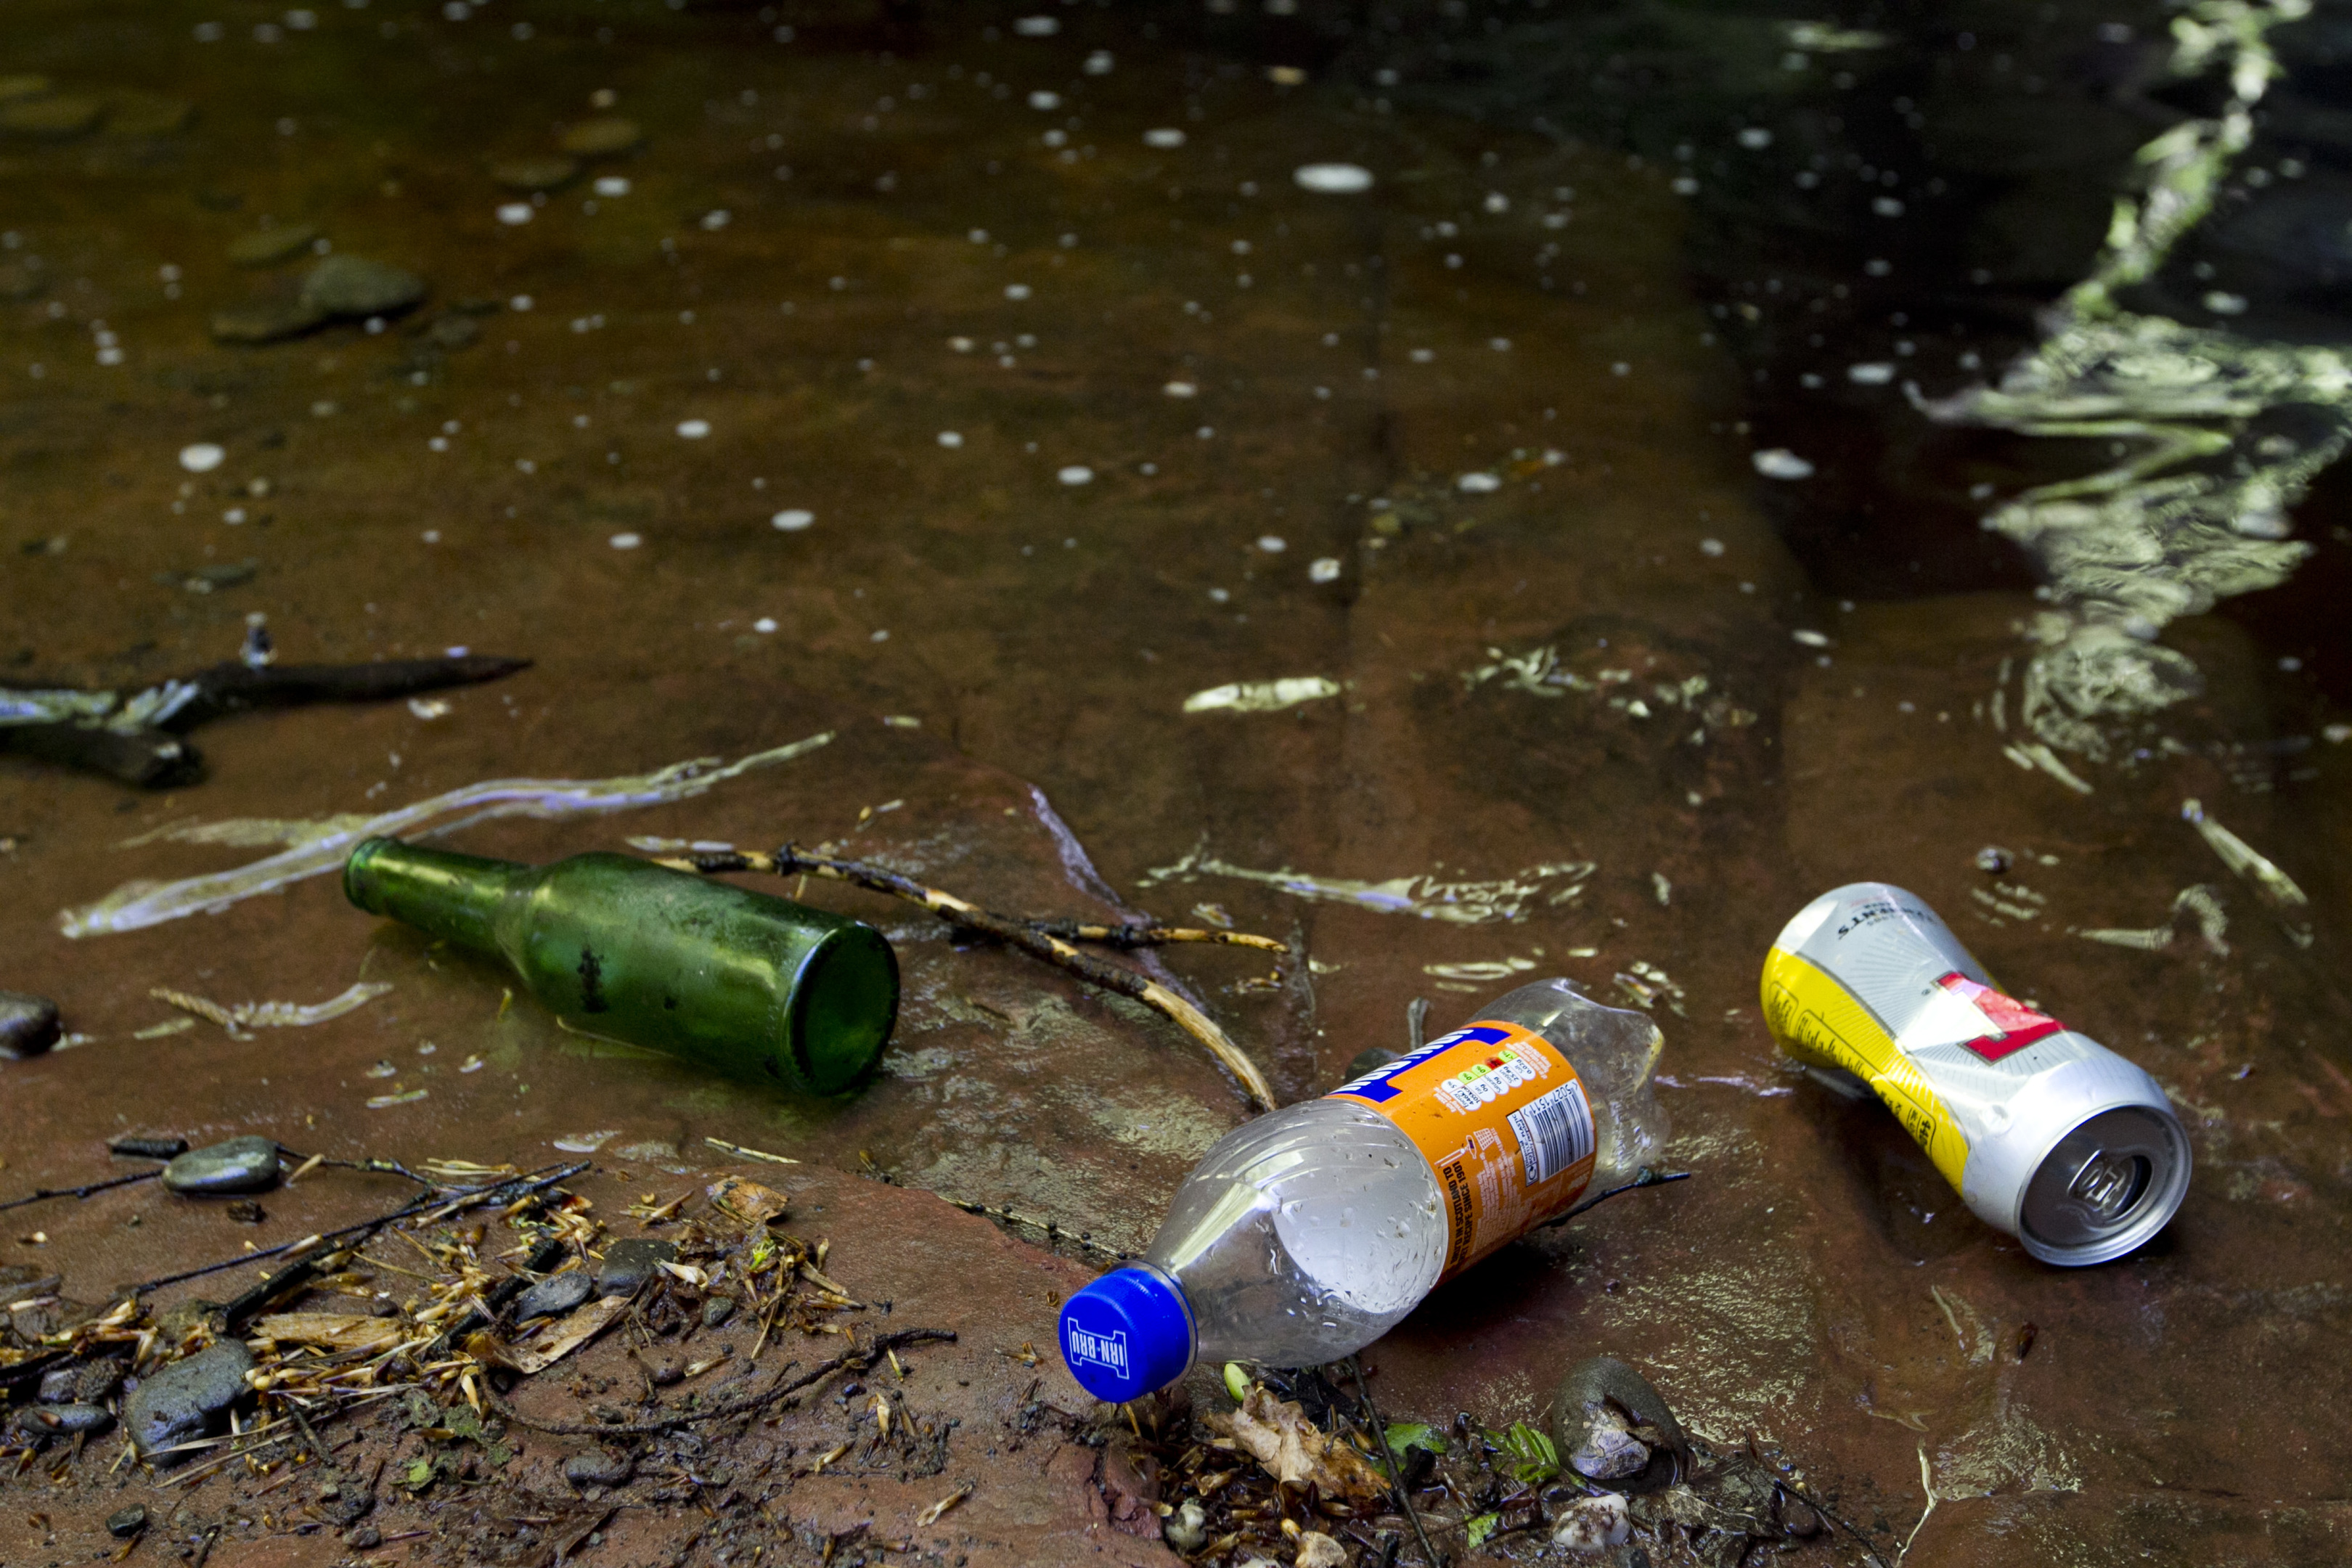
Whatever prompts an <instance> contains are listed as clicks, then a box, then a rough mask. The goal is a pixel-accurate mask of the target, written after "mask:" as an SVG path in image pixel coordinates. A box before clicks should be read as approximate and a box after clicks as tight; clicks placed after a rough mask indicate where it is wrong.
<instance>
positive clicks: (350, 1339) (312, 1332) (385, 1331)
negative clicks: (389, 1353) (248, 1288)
mask: <svg viewBox="0 0 2352 1568" xmlns="http://www.w3.org/2000/svg"><path fill="white" fill-rule="evenodd" d="M253 1331H254V1333H255V1334H256V1335H257V1336H259V1337H260V1338H263V1339H271V1340H286V1341H289V1342H292V1343H295V1344H299V1345H329V1346H331V1347H332V1348H334V1349H336V1350H339V1351H363V1350H381V1349H383V1348H385V1347H387V1346H390V1345H394V1344H397V1343H399V1342H400V1321H399V1320H398V1319H396V1318H371V1317H369V1316H368V1315H367V1314H366V1313H364V1312H272V1313H269V1314H268V1315H267V1316H265V1317H261V1318H257V1319H256V1320H255V1321H254V1324H253Z"/></svg>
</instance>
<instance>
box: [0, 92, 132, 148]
mask: <svg viewBox="0 0 2352 1568" xmlns="http://www.w3.org/2000/svg"><path fill="white" fill-rule="evenodd" d="M105 112H106V105H105V104H104V103H103V102H101V101H100V100H98V99H95V98H82V97H79V96H70V95H65V94H60V95H58V96H57V97H53V98H19V99H16V100H12V101H10V102H7V103H0V131H12V132H16V134H17V135H19V136H38V137H42V138H44V139H46V140H53V141H63V140H65V139H66V138H67V137H68V136H79V135H80V134H82V133H83V132H86V131H89V129H90V128H91V127H93V126H95V125H96V124H97V123H98V121H99V117H100V116H101V115H103V114H104V113H105Z"/></svg>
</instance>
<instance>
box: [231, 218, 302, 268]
mask: <svg viewBox="0 0 2352 1568" xmlns="http://www.w3.org/2000/svg"><path fill="white" fill-rule="evenodd" d="M318 237H319V226H318V225H317V224H313V223H288V224H280V225H278V226H277V227H276V228H263V229H256V230H255V231H254V232H252V233H251V234H240V235H238V236H237V237H236V238H235V239H232V240H230V241H229V242H228V258H229V259H230V260H231V261H234V262H236V264H237V265H238V266H239V267H270V266H274V265H276V264H277V263H278V262H280V261H283V260H285V259H286V258H289V257H290V256H299V255H300V254H301V253H302V252H303V251H306V250H308V249H310V246H311V242H312V241H314V240H316V239H317V238H318Z"/></svg>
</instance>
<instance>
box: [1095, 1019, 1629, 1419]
mask: <svg viewBox="0 0 2352 1568" xmlns="http://www.w3.org/2000/svg"><path fill="white" fill-rule="evenodd" d="M1663 1046H1664V1040H1663V1038H1662V1037H1660V1035H1659V1033H1658V1029H1657V1026H1656V1025H1654V1024H1653V1023H1652V1022H1651V1021H1650V1019H1649V1017H1648V1016H1646V1015H1644V1014H1641V1013H1631V1012H1625V1011H1622V1010H1621V1009H1618V1008H1614V1007H1604V1006H1601V1005H1600V1004H1599V1003H1597V1002H1594V1001H1592V1000H1591V999H1590V998H1588V997H1586V996H1585V995H1583V994H1581V993H1580V992H1579V991H1578V990H1577V989H1576V987H1575V986H1574V984H1572V983H1570V982H1569V981H1567V980H1557V979H1555V980H1543V981H1538V982H1537V983H1536V984H1532V985H1523V986H1521V987H1519V988H1518V989H1517V990H1516V991H1513V992H1511V993H1510V994H1508V995H1506V996H1503V997H1501V998H1499V999H1498V1000H1496V1001H1495V1002H1493V1003H1491V1004H1489V1005H1486V1007H1485V1008H1483V1009H1481V1010H1480V1011H1479V1012H1478V1013H1477V1015H1476V1016H1475V1020H1474V1021H1473V1022H1472V1023H1470V1024H1467V1025H1465V1026H1463V1027H1461V1028H1459V1029H1456V1030H1454V1032H1453V1033H1452V1034H1449V1035H1444V1036H1442V1037H1439V1038H1437V1039H1434V1040H1432V1041H1430V1042H1429V1043H1428V1044H1427V1045H1425V1046H1423V1047H1421V1048H1420V1049H1419V1050H1417V1051H1414V1052H1412V1053H1411V1054H1409V1055H1407V1056H1404V1057H1401V1058H1397V1059H1396V1060H1394V1061H1392V1062H1390V1063H1388V1064H1387V1065H1385V1066H1382V1067H1380V1068H1375V1069H1374V1070H1373V1071H1371V1072H1369V1073H1366V1074H1365V1075H1364V1076H1363V1077H1361V1078H1359V1079H1355V1080H1354V1081H1352V1082H1350V1083H1348V1084H1345V1085H1342V1086H1341V1087H1340V1088H1339V1089H1334V1090H1333V1091H1332V1092H1331V1093H1329V1094H1328V1095H1325V1096H1323V1097H1322V1098H1320V1099H1318V1100H1306V1101H1303V1102H1301V1103H1299V1104H1297V1105H1292V1106H1288V1107H1286V1108H1285V1109H1283V1110H1276V1111H1273V1112H1270V1113H1268V1114H1266V1115H1265V1116H1261V1117H1259V1118H1258V1119H1257V1120H1256V1121H1251V1122H1249V1123H1247V1124H1245V1125H1244V1126H1241V1127H1237V1128H1235V1129H1234V1131H1231V1132H1229V1133H1227V1134H1226V1135H1225V1136H1224V1137H1223V1138H1221V1139H1219V1140H1218V1141H1217V1142H1216V1144H1215V1145H1214V1146H1213V1148H1211V1149H1210V1151H1209V1152H1208V1154H1207V1155H1206V1156H1205V1157H1204V1158H1203V1159H1202V1162H1201V1163H1200V1164H1199V1165H1198V1166H1197V1167H1195V1168H1194V1170H1193V1172H1192V1175H1190V1176H1189V1177H1187V1178H1186V1179H1185V1182H1184V1184H1183V1185H1182V1186H1181V1187H1180V1188H1179V1189H1178V1190H1177V1193H1176V1197H1175V1200H1174V1201H1173V1202H1172V1203H1171V1205H1169V1210H1168V1217H1167V1219H1166V1221H1165V1222H1163V1223H1162V1224H1161V1226H1160V1232H1159V1234H1158V1235H1157V1236H1155V1237H1152V1241H1151V1245H1150V1247H1149V1248H1148V1249H1147V1250H1146V1252H1145V1253H1144V1257H1143V1259H1142V1261H1141V1262H1140V1263H1138V1264H1132V1265H1129V1266H1128V1267H1125V1268H1118V1269H1116V1270H1114V1271H1112V1272H1111V1273H1109V1274H1107V1275H1105V1276H1103V1277H1102V1278H1101V1279H1097V1280H1096V1281H1095V1282H1094V1283H1093V1284H1091V1285H1089V1286H1087V1288H1086V1289H1083V1290H1080V1291H1078V1292H1076V1294H1074V1295H1073V1296H1072V1297H1071V1298H1070V1300H1068V1302H1067V1303H1066V1304H1065V1306H1064V1307H1063V1309H1062V1321H1061V1341H1062V1356H1063V1360H1064V1361H1065V1362H1066V1363H1067V1364H1068V1366H1069V1368H1070V1372H1071V1373H1072V1375H1073V1376H1075V1377H1076V1379H1077V1380H1078V1382H1079V1383H1080V1384H1082V1385H1084V1386H1085V1387H1086V1388H1087V1391H1088V1392H1089V1393H1092V1394H1096V1395H1097V1397H1099V1398H1103V1399H1108V1400H1112V1401H1125V1400H1129V1399H1133V1398H1135V1397H1137V1396H1138V1395H1139V1394H1146V1393H1149V1392H1150V1391H1151V1390H1152V1389H1155V1388H1160V1387H1164V1386H1165V1385H1166V1384H1171V1383H1173V1382H1174V1381H1176V1379H1178V1378H1180V1377H1181V1376H1182V1375H1184V1373H1185V1372H1186V1371H1187V1370H1189V1369H1190V1368H1191V1367H1192V1364H1193V1363H1195V1362H1196V1361H1202V1360H1206V1361H1212V1362H1220V1361H1234V1360H1247V1361H1256V1362H1263V1363H1267V1364H1269V1365H1274V1366H1308V1365H1316V1364H1319V1363H1324V1362H1328V1361H1332V1360H1335V1359H1337V1358H1339V1357H1340V1356H1344V1355H1348V1354H1350V1353H1352V1352H1355V1351H1358V1350H1360V1349H1361V1348H1362V1347H1364V1346H1365V1345H1368V1344H1370V1342H1372V1341H1374V1340H1376V1339H1378V1338H1380V1337H1381V1335H1382V1334H1384V1333H1386V1332H1387V1331H1389V1330H1390V1329H1391V1327H1393V1326H1394V1325H1395V1324H1396V1323H1397V1322H1398V1321H1400V1320H1402V1318H1403V1317H1404V1315H1405V1314H1406V1313H1408V1312H1410V1311H1412V1309H1413V1308H1414V1307H1415V1306H1416V1305H1418V1304H1419V1303H1420V1301H1421V1300H1422V1298H1423V1297H1424V1296H1426V1295H1428V1294H1429V1292H1430V1291H1432V1290H1433V1289H1436V1288H1437V1286H1438V1285H1439V1284H1440V1283H1442V1282H1443V1281H1444V1280H1445V1279H1450V1278H1451V1277H1452V1276H1454V1275H1455V1274H1458V1273H1460V1272H1461V1271H1462V1270H1463V1269H1465V1268H1468V1267H1470V1265H1472V1264H1474V1263H1475V1262H1476V1261H1478V1259H1479V1258H1484V1257H1485V1256H1486V1254H1487V1253H1489V1252H1492V1251H1494V1250H1495V1249H1496V1247H1501V1246H1503V1245H1504V1244H1506V1243H1507V1242H1509V1241H1512V1240H1514V1239H1516V1238H1517V1237H1520V1236H1523V1235H1525V1234H1526V1233H1527V1232H1528V1230H1530V1229H1532V1228H1534V1227H1535V1226H1538V1225H1541V1224H1543V1223H1544V1222H1545V1221H1547V1220H1549V1219H1551V1218H1553V1217H1555V1216H1557V1215H1560V1214H1562V1213H1565V1212H1566V1211H1567V1210H1568V1209H1569V1208H1570V1207H1571V1206H1572V1205H1574V1204H1575V1203H1576V1200H1577V1199H1578V1198H1579V1197H1580V1196H1581V1195H1582V1194H1583V1193H1584V1192H1585V1191H1586V1190H1587V1189H1588V1188H1603V1189H1605V1188H1607V1187H1609V1186H1612V1185H1616V1184H1620V1183H1622V1182H1624V1181H1627V1180H1629V1179H1631V1178H1632V1176H1633V1173H1635V1172H1636V1171H1637V1170H1638V1169H1639V1168H1640V1166H1641V1165H1642V1163H1643V1162H1644V1161H1645V1160H1647V1159H1649V1158H1651V1157H1652V1156H1653V1155H1654V1153H1655V1152H1656V1151H1657V1149H1658V1148H1659V1146H1660V1145H1661V1144H1663V1143H1664V1141H1665V1136H1666V1119H1665V1113H1664V1110H1661V1109H1660V1108H1659V1106H1658V1103H1657V1100H1656V1098H1655V1096H1654V1093H1653V1092H1652V1089H1651V1085H1650V1076H1651V1072H1652V1069H1653V1068H1654V1067H1655V1066H1656V1064H1657V1059H1658V1053H1659V1051H1660V1049H1661V1048H1662V1047H1663Z"/></svg>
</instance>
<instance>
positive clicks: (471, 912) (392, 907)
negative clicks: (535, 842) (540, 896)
mask: <svg viewBox="0 0 2352 1568" xmlns="http://www.w3.org/2000/svg"><path fill="white" fill-rule="evenodd" d="M533 869H534V868H532V867H530V866H525V865H522V864H520V863H519V862H516V861H513V860H491V859H486V858H483V857H481V856H479V855H459V854H456V853H453V852H452V851H449V850H446V849H421V848H419V847H416V846H415V845H414V844H403V843H402V842H400V840H398V839H396V838H371V839H368V840H367V841H366V842H364V843H362V845H361V846H360V847H358V848H356V849H354V850H352V856H351V858H350V859H349V860H346V861H345V862H344V863H343V895H344V897H346V898H348V899H350V900H351V901H352V903H354V904H357V905H358V906H359V907H360V908H361V909H363V910H367V912H368V913H370V914H372V915H384V916H388V917H389V918H391V919H393V920H396V921H400V922H401V924H403V925H409V926H415V928H416V929H417V930H418V931H425V932H427V933H428V934H430V935H433V936H437V937H440V938H441V939H443V940H444V941H446V942H456V943H457V945H458V946H460V947H469V948H472V949H474V950H475V951H476V952H486V953H497V952H499V943H498V937H497V935H496V933H495V931H494V930H493V922H494V921H495V920H496V918H497V915H498V909H499V904H501V903H502V902H504V901H505V900H506V896H507V894H508V892H509V890H510V889H512V888H513V887H514V886H515V883H516V880H517V878H518V875H519V874H520V873H524V872H529V871H531V870H533Z"/></svg>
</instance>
